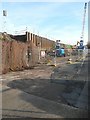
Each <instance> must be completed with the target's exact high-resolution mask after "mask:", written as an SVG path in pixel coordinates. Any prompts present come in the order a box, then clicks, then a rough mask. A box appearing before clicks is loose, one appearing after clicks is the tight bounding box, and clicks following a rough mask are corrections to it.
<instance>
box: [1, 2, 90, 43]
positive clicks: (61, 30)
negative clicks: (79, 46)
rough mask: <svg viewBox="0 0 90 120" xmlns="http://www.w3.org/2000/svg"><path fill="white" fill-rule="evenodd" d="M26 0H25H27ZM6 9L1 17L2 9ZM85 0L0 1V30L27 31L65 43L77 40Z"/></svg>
mask: <svg viewBox="0 0 90 120" xmlns="http://www.w3.org/2000/svg"><path fill="white" fill-rule="evenodd" d="M26 1H27V0H26ZM3 10H6V11H7V16H6V17H3V15H2V11H3ZM83 14H84V2H38V1H37V2H29V1H27V2H21V1H20V2H19V1H18V2H17V1H14V2H10V0H9V1H8V2H7V1H4V2H1V4H0V20H1V21H2V22H1V24H0V32H2V31H5V30H6V31H7V33H9V34H23V33H24V31H26V27H27V30H28V31H30V32H33V33H35V34H38V35H40V36H42V37H46V38H49V39H53V40H61V42H62V43H65V44H72V45H74V44H76V43H77V41H79V40H80V37H81V31H82V22H83ZM87 41H88V10H87V11H86V19H85V31H84V44H86V43H87Z"/></svg>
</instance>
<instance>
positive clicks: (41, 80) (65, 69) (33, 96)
mask: <svg viewBox="0 0 90 120" xmlns="http://www.w3.org/2000/svg"><path fill="white" fill-rule="evenodd" d="M67 60H68V58H65V59H64V60H63V58H60V59H59V58H58V59H57V63H58V64H57V66H56V67H54V66H50V65H46V64H42V65H38V66H37V67H35V68H34V69H31V70H24V71H19V72H11V73H7V74H5V75H2V80H1V82H2V115H3V118H6V117H10V118H11V117H12V118H13V117H14V118H16V117H33V118H87V117H88V115H87V114H88V113H87V110H88V107H87V106H88V102H87V99H88V98H87V97H88V94H87V87H88V86H87V81H88V70H87V66H88V62H87V61H88V58H86V59H85V61H84V62H83V60H81V61H80V62H75V57H73V58H72V61H73V62H72V64H68V61H67ZM82 98H83V100H84V101H82ZM85 98H86V100H85ZM81 103H82V104H81ZM71 113H72V114H71Z"/></svg>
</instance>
